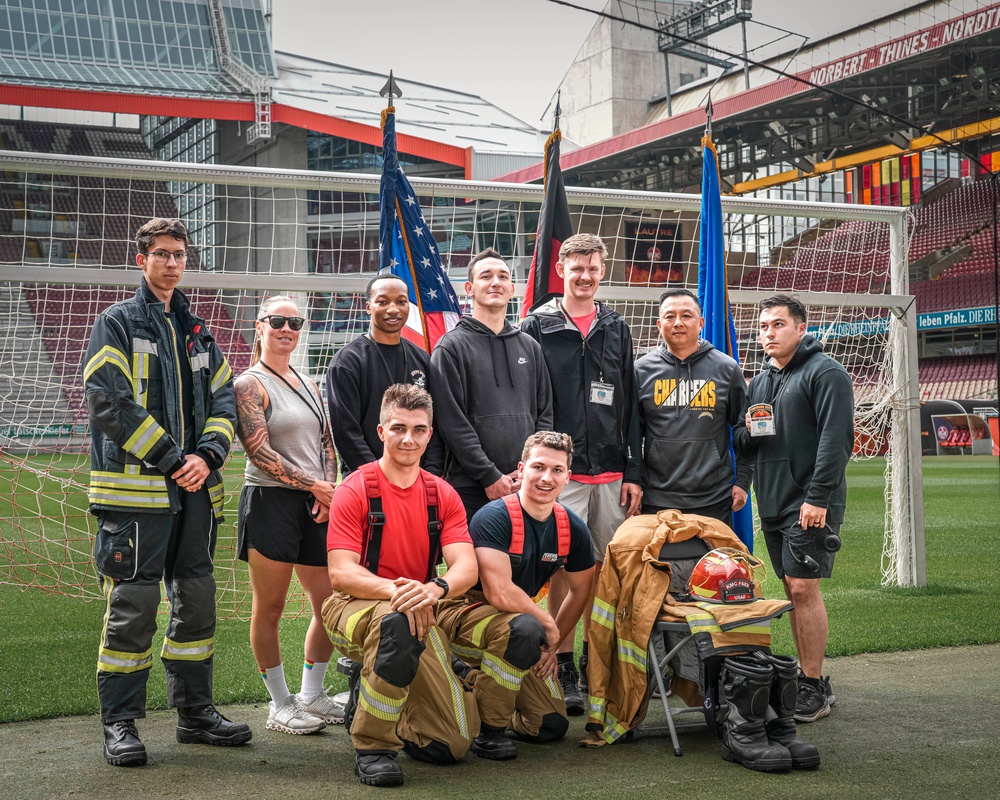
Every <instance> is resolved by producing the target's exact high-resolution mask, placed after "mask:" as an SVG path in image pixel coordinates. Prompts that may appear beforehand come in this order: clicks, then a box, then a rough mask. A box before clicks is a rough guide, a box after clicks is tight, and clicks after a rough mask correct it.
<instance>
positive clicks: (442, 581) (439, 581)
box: [431, 578, 450, 600]
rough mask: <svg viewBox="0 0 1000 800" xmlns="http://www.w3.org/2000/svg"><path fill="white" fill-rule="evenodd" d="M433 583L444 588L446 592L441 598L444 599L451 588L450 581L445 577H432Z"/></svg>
mask: <svg viewBox="0 0 1000 800" xmlns="http://www.w3.org/2000/svg"><path fill="white" fill-rule="evenodd" d="M431 583H435V584H437V585H438V586H440V587H441V588H442V589H443V590H444V594H443V595H441V599H442V600H444V599H445V598H446V597H447V596H448V589H449V588H450V587H449V586H448V581H446V580H445V579H444V578H431Z"/></svg>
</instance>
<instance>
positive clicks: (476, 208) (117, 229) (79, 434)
mask: <svg viewBox="0 0 1000 800" xmlns="http://www.w3.org/2000/svg"><path fill="white" fill-rule="evenodd" d="M412 183H413V186H414V189H415V191H416V193H417V194H418V195H419V202H420V204H421V207H422V210H423V214H424V217H425V219H426V221H427V223H428V226H429V229H430V232H431V234H432V235H433V237H434V239H435V241H436V242H437V249H438V250H439V252H440V253H441V255H442V258H443V261H444V263H445V265H446V267H447V268H448V269H449V274H450V277H451V278H452V280H453V282H454V283H455V288H456V291H458V292H459V295H460V297H461V296H462V291H463V289H462V284H463V282H464V279H465V270H466V266H467V263H468V259H469V256H470V255H471V254H472V253H474V252H476V251H477V250H479V249H481V248H483V247H486V246H494V247H496V248H497V249H498V250H499V251H500V252H501V253H503V254H504V255H505V256H507V257H509V262H510V263H511V265H512V266H513V268H514V270H515V276H516V278H517V280H518V281H519V283H520V284H521V285H523V281H524V276H525V275H526V273H527V268H528V266H529V265H530V262H531V254H532V249H533V243H534V232H535V229H536V226H537V221H538V210H539V207H540V204H541V199H542V189H541V187H539V186H513V185H504V184H490V183H475V182H464V181H445V180H428V179H417V178H414V179H412ZM378 185H379V178H378V176H377V175H356V174H332V173H318V172H305V171H300V172H296V171H278V170H266V169H243V168H235V167H216V166H210V165H194V164H191V165H185V164H166V163H162V162H149V161H130V160H124V159H122V160H118V159H95V158H85V157H75V156H73V157H71V156H40V155H30V154H24V153H13V152H2V151H0V583H5V584H14V585H18V586H33V587H39V588H41V589H43V590H47V591H52V592H60V593H67V594H73V595H77V596H82V597H86V598H93V597H97V596H98V595H99V593H98V588H97V582H96V579H95V575H94V572H93V565H92V563H91V558H90V555H91V547H92V532H93V528H94V525H93V521H92V518H90V517H89V515H88V514H87V511H86V504H87V502H86V495H87V482H88V469H89V458H88V455H87V449H88V446H89V432H88V418H87V409H86V404H85V402H84V397H83V391H82V385H81V377H80V362H81V359H82V357H83V353H84V350H85V348H86V345H87V340H88V336H89V331H90V325H91V323H92V321H93V319H94V318H95V317H96V316H97V314H98V313H99V312H100V311H101V310H103V309H104V308H106V307H107V306H108V305H110V304H111V303H113V302H115V301H117V300H120V299H123V298H124V297H126V296H129V295H130V294H131V293H133V292H134V290H135V286H136V285H137V284H138V280H139V276H140V272H139V270H138V268H137V267H135V245H134V244H133V243H132V236H133V234H134V232H135V230H136V229H137V228H138V227H139V226H140V225H141V224H142V223H143V222H145V221H146V220H147V219H149V218H150V217H152V216H181V217H182V218H185V219H188V220H189V221H190V225H189V228H190V229H191V231H192V235H193V246H192V248H191V250H192V252H193V254H194V257H193V258H192V259H191V260H190V261H189V262H188V268H187V273H186V274H185V276H184V280H183V282H182V284H181V288H182V289H183V290H184V291H185V293H186V294H188V296H189V297H191V298H192V300H193V302H194V307H195V311H196V312H197V313H198V314H199V315H200V316H202V317H204V318H205V319H206V320H207V322H208V325H209V327H210V329H211V330H212V332H213V333H214V335H215V336H216V339H217V340H218V342H219V344H220V346H221V347H222V349H223V351H224V352H225V353H226V354H227V356H228V358H229V360H230V363H231V364H232V366H233V369H234V372H236V373H237V374H239V373H240V372H241V371H242V370H244V369H246V367H247V366H248V364H249V357H250V343H251V341H252V321H253V319H254V318H255V315H256V311H257V307H258V305H259V303H260V301H261V300H262V299H263V298H264V297H266V296H267V295H268V294H273V293H276V292H281V293H283V294H291V295H292V296H293V297H294V298H296V300H297V302H298V303H299V305H300V308H303V309H304V310H307V316H308V322H307V328H306V329H305V333H304V336H303V338H302V340H301V344H300V346H299V349H298V351H297V354H296V356H297V358H298V359H299V362H298V364H297V365H296V366H297V367H299V368H300V369H303V370H306V371H307V372H309V373H311V374H312V375H313V376H314V377H315V378H316V379H317V380H318V381H319V382H320V384H321V385H322V381H323V376H324V375H325V371H326V366H327V364H328V362H329V359H330V357H331V355H332V354H333V353H334V352H335V351H336V349H337V348H338V347H340V346H342V345H343V344H344V343H346V342H348V341H350V340H351V339H353V338H354V337H355V336H357V335H359V334H360V333H362V332H364V331H365V330H367V325H368V320H367V317H366V315H365V313H364V300H363V297H362V293H363V289H364V287H365V284H366V283H367V281H368V279H369V278H370V277H371V276H372V274H373V271H374V270H375V268H376V265H377V253H378V219H379V214H378ZM567 194H568V201H569V204H570V209H571V213H572V220H573V226H574V230H576V231H580V232H582V231H588V232H593V233H597V234H599V235H601V236H602V237H603V238H604V240H605V241H606V242H607V244H608V248H609V251H610V259H609V262H608V263H609V271H608V279H607V281H606V285H603V286H602V289H601V293H600V296H601V298H602V299H603V300H604V301H605V302H608V303H609V304H611V305H612V306H613V307H615V308H616V310H618V311H619V312H620V313H621V314H622V315H623V316H624V317H625V318H626V320H627V321H628V322H629V324H630V326H631V328H632V332H633V336H634V338H635V341H636V344H637V347H638V348H639V350H640V351H642V350H646V349H648V348H650V347H652V346H654V345H655V342H656V328H655V326H654V324H653V323H654V317H655V309H656V301H657V298H658V297H659V294H660V292H661V291H662V290H663V289H664V288H665V287H666V286H687V287H689V288H692V289H693V288H695V287H696V284H697V259H698V217H699V207H700V198H699V197H698V196H696V195H666V194H658V193H644V192H616V191H605V190H585V189H570V190H568V192H567ZM192 198H196V202H193V201H192ZM723 213H724V216H725V225H726V238H727V241H726V248H727V263H728V271H729V277H730V287H731V289H730V295H731V299H732V302H733V313H734V316H735V319H736V327H737V335H738V340H739V350H740V357H741V360H742V363H743V365H744V369H745V371H746V373H747V375H748V376H751V375H753V374H756V372H758V371H759V370H760V369H761V367H762V363H763V353H762V351H761V350H760V349H759V347H758V346H757V344H756V340H755V319H756V307H755V303H756V302H757V301H759V300H760V299H762V298H763V297H765V296H767V295H769V294H773V293H774V292H775V291H790V292H794V293H795V294H797V295H798V296H799V297H800V299H802V300H803V302H805V304H806V306H807V307H808V310H809V325H810V328H811V330H812V331H813V332H814V333H815V334H816V335H817V336H819V337H820V338H821V339H823V340H824V342H825V344H826V346H827V349H828V350H829V351H830V352H831V353H832V354H833V355H834V356H835V357H836V358H837V359H838V360H840V361H841V362H842V363H843V364H844V366H845V367H846V368H847V369H848V371H849V372H850V374H851V375H852V377H853V379H854V387H855V398H856V421H857V424H856V428H857V447H856V456H857V457H858V458H865V457H870V456H874V455H882V454H885V455H886V507H887V511H886V522H885V541H886V545H885V549H884V556H883V580H884V582H885V583H887V584H896V585H914V584H921V583H923V582H924V565H923V542H922V530H923V521H922V507H921V505H920V489H921V487H920V471H919V453H920V447H919V421H918V417H917V414H918V411H917V400H916V398H917V396H918V390H917V374H916V355H915V327H914V326H915V313H914V309H913V307H912V302H911V298H910V297H909V296H908V292H907V275H906V249H907V242H908V217H907V216H906V214H905V212H901V211H899V210H895V209H885V208H874V207H860V206H846V205H829V204H802V203H793V202H781V201H763V200H753V199H744V198H724V200H723ZM462 300H463V302H464V298H462ZM511 311H512V317H514V316H515V315H516V309H513V308H512V309H511ZM334 424H336V422H335V421H334ZM241 476H242V453H241V452H239V450H238V448H237V450H236V452H235V453H234V455H233V457H232V458H231V463H230V464H229V465H228V467H227V486H226V488H227V495H228V497H229V503H228V506H227V508H228V513H227V521H226V523H225V524H224V526H223V529H222V530H221V531H220V540H219V547H218V551H217V556H216V565H217V568H216V569H217V573H216V574H217V579H218V584H219V611H220V616H239V617H247V616H248V615H249V608H250V606H249V583H248V580H247V575H246V570H245V565H244V564H242V563H241V562H239V561H236V560H235V559H234V554H235V516H236V515H235V498H236V497H237V496H238V493H239V488H240V480H241ZM300 601H301V598H300ZM291 607H292V606H291V605H290V608H291Z"/></svg>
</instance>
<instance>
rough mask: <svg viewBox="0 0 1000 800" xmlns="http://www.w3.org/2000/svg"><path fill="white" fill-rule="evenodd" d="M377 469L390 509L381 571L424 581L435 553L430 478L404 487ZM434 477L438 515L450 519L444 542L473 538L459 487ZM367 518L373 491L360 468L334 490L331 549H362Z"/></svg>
mask: <svg viewBox="0 0 1000 800" xmlns="http://www.w3.org/2000/svg"><path fill="white" fill-rule="evenodd" d="M421 472H423V470H421ZM375 473H376V475H377V476H378V481H379V486H380V487H381V490H382V511H383V512H384V513H385V526H384V527H383V528H382V548H381V550H380V551H379V560H378V575H379V577H381V578H388V579H389V580H395V579H396V578H411V579H413V580H418V581H422V580H424V579H425V578H426V577H427V561H428V559H429V558H430V540H429V538H428V535H427V492H426V491H425V490H424V482H423V480H422V479H421V478H418V479H417V480H416V481H415V482H414V484H413V485H412V486H410V487H409V488H408V489H400V488H399V487H398V486H393V485H392V484H391V483H389V481H388V479H387V478H386V477H385V475H383V474H382V468H381V467H378V468H377V469H376V470H375ZM430 477H431V479H432V480H433V481H434V482H435V483H436V484H437V492H438V519H440V520H441V521H442V522H443V523H444V529H443V530H442V531H441V546H442V547H444V546H445V545H449V544H456V543H457V542H469V543H470V544H471V543H472V539H471V538H470V537H469V526H468V525H467V524H466V521H465V507H464V506H463V505H462V501H461V499H460V498H459V496H458V493H457V492H456V491H455V490H454V489H453V488H451V486H449V485H448V484H447V483H445V482H444V481H443V480H441V478H436V477H434V476H433V475H431V476H430ZM367 518H368V497H367V496H366V495H365V481H364V478H363V477H362V476H361V472H360V470H358V471H355V472H352V473H351V474H350V476H348V478H347V479H346V480H345V481H344V482H343V483H342V484H340V485H339V486H338V487H337V491H335V492H334V493H333V502H332V503H331V504H330V524H329V526H328V528H327V535H326V549H327V550H350V551H352V552H354V553H357V554H358V555H362V552H361V542H362V538H363V535H364V534H365V533H366V529H367V527H368V525H367Z"/></svg>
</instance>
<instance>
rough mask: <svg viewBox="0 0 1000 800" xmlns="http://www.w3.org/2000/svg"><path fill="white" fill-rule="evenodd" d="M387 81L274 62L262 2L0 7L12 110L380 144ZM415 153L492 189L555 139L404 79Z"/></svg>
mask: <svg viewBox="0 0 1000 800" xmlns="http://www.w3.org/2000/svg"><path fill="white" fill-rule="evenodd" d="M386 77H387V76H386V75H382V74H377V73H372V72H365V71H362V70H356V69H352V68H350V67H347V66H342V65H338V64H331V63H327V62H324V61H318V60H315V59H311V58H306V57H303V56H297V55H294V54H292V53H283V52H278V53H275V52H274V51H273V49H272V45H271V40H270V34H269V31H268V26H267V23H266V20H265V18H264V14H263V10H262V4H261V2H260V0H0V104H7V105H13V106H31V107H40V108H64V109H74V110H80V111H103V112H117V113H124V114H140V115H154V116H167V117H169V116H173V117H184V118H190V119H216V120H239V121H245V122H255V121H256V122H260V120H261V114H262V108H264V109H265V111H264V112H263V113H264V114H266V117H267V121H268V122H269V123H285V124H288V125H293V126H296V127H300V128H307V129H309V130H315V131H319V132H322V133H328V134H331V135H336V136H341V137H343V138H347V139H351V140H354V141H359V142H363V143H366V144H371V145H376V146H380V145H381V144H382V136H381V132H380V130H379V118H380V114H381V110H382V108H384V107H385V99H384V98H382V97H380V96H379V90H380V89H381V88H382V86H383V85H384V83H385V81H386ZM396 82H397V83H398V85H399V86H400V88H401V89H402V92H403V97H402V99H401V100H400V101H398V102H397V115H396V127H397V131H398V134H399V135H398V147H399V150H400V151H401V152H403V153H408V154H410V155H416V156H421V157H424V158H429V159H432V160H434V161H439V162H443V163H446V164H451V165H455V166H459V167H462V168H463V169H464V171H465V176H466V177H467V178H482V179H485V178H491V177H494V176H496V175H498V174H502V173H504V172H507V171H510V170H513V169H518V168H521V167H524V166H526V165H528V164H530V163H532V162H534V161H535V160H536V159H537V158H538V157H539V155H540V154H541V152H542V148H543V146H544V142H545V134H543V133H542V132H541V131H538V130H537V129H535V128H533V127H532V126H530V125H528V124H527V123H525V122H523V121H521V120H519V119H517V118H516V117H513V116H511V115H510V114H508V113H506V112H504V111H503V110H501V109H499V108H497V107H496V106H494V105H492V104H490V103H488V102H487V101H485V100H483V99H482V98H480V97H477V96H474V95H469V94H464V93H461V92H455V91H452V90H449V89H444V88H440V87H436V86H430V85H427V84H422V83H416V82H413V81H407V80H405V79H404V78H399V77H397V78H396Z"/></svg>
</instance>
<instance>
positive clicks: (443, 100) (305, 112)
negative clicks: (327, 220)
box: [271, 51, 547, 178]
mask: <svg viewBox="0 0 1000 800" xmlns="http://www.w3.org/2000/svg"><path fill="white" fill-rule="evenodd" d="M277 66H278V78H277V80H275V81H274V82H273V83H272V89H271V95H272V99H273V102H274V103H275V104H277V105H278V106H280V107H283V108H284V109H285V110H284V111H282V112H281V113H280V115H279V114H278V112H277V111H276V112H275V119H279V118H280V119H279V121H284V122H288V123H289V124H294V125H298V126H299V127H305V128H309V129H310V130H317V131H321V132H324V133H330V134H335V135H339V136H343V137H344V138H349V139H353V140H356V141H363V142H367V143H368V144H374V145H379V146H381V144H382V135H381V133H380V132H379V121H380V116H381V113H382V109H383V108H385V106H386V100H385V98H384V97H381V96H379V91H380V90H381V89H382V87H383V86H384V85H385V82H386V78H387V77H388V76H387V75H385V74H380V73H375V72H365V71H363V70H358V69H353V68H351V67H346V66H342V65H340V64H330V63H327V62H324V61H317V60H316V59H312V58H307V57H305V56H297V55H293V54H291V53H283V52H280V51H279V52H278V53H277ZM395 81H396V83H397V84H398V85H399V88H400V90H401V91H402V93H403V96H402V98H401V99H400V100H398V101H397V102H396V131H397V132H398V134H399V147H400V149H401V150H403V151H404V152H408V153H410V154H412V155H421V156H427V157H432V158H434V159H435V160H438V161H444V162H445V163H452V164H459V165H463V164H464V165H466V166H467V174H466V177H468V178H479V177H485V176H482V175H477V174H475V173H476V172H477V167H484V168H485V165H482V164H478V165H477V164H475V163H473V162H472V161H471V159H474V158H477V159H481V158H486V157H489V158H490V159H491V160H492V162H493V163H494V164H498V165H503V164H504V163H506V164H508V165H509V166H508V168H514V167H520V166H526V165H528V164H531V163H533V162H534V161H535V160H537V159H538V157H539V155H540V154H541V152H542V148H543V147H544V145H545V138H546V135H547V134H545V133H543V132H541V131H539V130H538V129H536V128H533V127H532V126H531V125H529V124H527V123H525V122H523V121H521V120H520V119H518V118H517V117H514V116H512V115H511V114H508V113H507V112H506V111H503V110H502V109H500V108H497V107H496V106H494V105H492V104H491V103H488V102H487V101H486V100H483V99H482V98H481V97H478V96H476V95H471V94H465V93H463V92H457V91H454V90H452V89H445V88H442V87H439V86H432V85H430V84H426V83H418V82H415V81H408V80H406V79H404V78H400V77H399V76H395ZM405 140H409V141H408V147H404V146H403V142H404V141H405ZM421 143H423V144H421ZM455 159H459V160H455ZM467 161H468V164H466V162H467ZM502 171H503V170H502V169H501V170H499V171H497V170H494V171H493V172H492V175H490V177H492V176H493V175H496V174H499V172H502Z"/></svg>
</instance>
